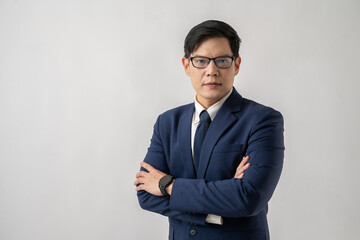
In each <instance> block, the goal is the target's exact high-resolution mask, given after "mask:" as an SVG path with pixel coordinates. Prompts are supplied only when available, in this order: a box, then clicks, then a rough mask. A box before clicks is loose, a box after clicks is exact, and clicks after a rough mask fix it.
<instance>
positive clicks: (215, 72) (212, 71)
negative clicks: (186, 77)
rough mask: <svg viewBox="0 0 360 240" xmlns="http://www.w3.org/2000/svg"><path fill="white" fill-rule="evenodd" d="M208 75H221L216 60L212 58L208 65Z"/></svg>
mask: <svg viewBox="0 0 360 240" xmlns="http://www.w3.org/2000/svg"><path fill="white" fill-rule="evenodd" d="M206 75H207V76H218V75H219V69H218V68H217V67H216V65H215V61H214V60H211V61H210V63H209V65H208V66H207V68H206Z"/></svg>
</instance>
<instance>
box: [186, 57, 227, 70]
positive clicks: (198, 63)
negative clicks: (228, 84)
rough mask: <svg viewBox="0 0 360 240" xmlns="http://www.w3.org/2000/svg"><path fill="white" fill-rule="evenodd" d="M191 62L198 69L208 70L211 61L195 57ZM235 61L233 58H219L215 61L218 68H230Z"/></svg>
mask: <svg viewBox="0 0 360 240" xmlns="http://www.w3.org/2000/svg"><path fill="white" fill-rule="evenodd" d="M191 61H192V63H193V65H194V67H196V68H206V67H207V66H208V65H209V64H210V61H211V59H209V58H205V57H193V58H191ZM232 61H233V58H232V57H218V58H215V59H214V62H215V65H216V67H218V68H228V67H230V66H231V64H232Z"/></svg>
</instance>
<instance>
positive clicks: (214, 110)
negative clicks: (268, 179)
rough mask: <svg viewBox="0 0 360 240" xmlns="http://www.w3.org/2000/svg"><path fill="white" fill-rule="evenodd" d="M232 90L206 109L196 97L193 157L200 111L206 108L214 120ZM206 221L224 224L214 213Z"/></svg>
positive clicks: (192, 135) (192, 140) (192, 123)
mask: <svg viewBox="0 0 360 240" xmlns="http://www.w3.org/2000/svg"><path fill="white" fill-rule="evenodd" d="M232 91H233V90H232V89H231V91H230V92H229V93H228V94H227V95H226V96H225V97H223V98H222V99H221V100H219V101H217V102H216V103H214V104H213V105H211V106H210V107H209V108H208V109H205V108H204V107H203V106H201V104H200V103H199V102H198V101H197V100H196V97H195V111H194V114H193V118H192V122H191V151H192V155H193V157H194V138H195V132H196V128H197V126H198V125H199V122H200V113H201V112H202V111H203V110H206V111H207V112H208V114H209V116H210V118H211V121H213V120H214V118H215V116H216V114H217V113H218V111H219V110H220V108H221V106H222V105H223V104H224V102H225V101H226V99H228V97H229V96H230V94H231V93H232ZM205 221H206V222H208V223H213V224H219V225H222V224H223V219H222V217H221V216H217V215H214V214H208V215H207V217H206V220H205Z"/></svg>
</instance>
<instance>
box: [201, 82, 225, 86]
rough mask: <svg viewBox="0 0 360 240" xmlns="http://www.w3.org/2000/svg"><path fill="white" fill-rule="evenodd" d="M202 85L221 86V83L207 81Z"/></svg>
mask: <svg viewBox="0 0 360 240" xmlns="http://www.w3.org/2000/svg"><path fill="white" fill-rule="evenodd" d="M204 85H205V86H208V87H217V86H221V83H217V82H209V83H205V84H204Z"/></svg>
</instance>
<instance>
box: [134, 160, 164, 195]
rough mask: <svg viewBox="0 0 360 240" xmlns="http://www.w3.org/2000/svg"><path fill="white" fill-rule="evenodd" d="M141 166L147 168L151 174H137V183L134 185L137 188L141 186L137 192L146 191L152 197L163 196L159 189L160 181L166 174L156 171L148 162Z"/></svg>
mask: <svg viewBox="0 0 360 240" xmlns="http://www.w3.org/2000/svg"><path fill="white" fill-rule="evenodd" d="M140 166H141V167H143V168H145V169H146V170H148V171H149V172H145V171H140V172H138V173H137V174H136V181H135V182H134V185H135V186H136V185H138V184H139V186H137V187H136V189H135V190H136V191H140V190H145V191H147V192H148V193H150V194H152V195H155V196H163V194H162V193H161V191H160V189H159V180H160V179H161V178H162V177H163V176H165V175H166V174H165V173H163V172H161V171H159V170H157V169H155V168H154V167H153V166H151V165H150V164H148V163H146V162H141V163H140ZM169 187H170V186H169ZM169 187H168V188H169ZM166 190H168V189H166Z"/></svg>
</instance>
